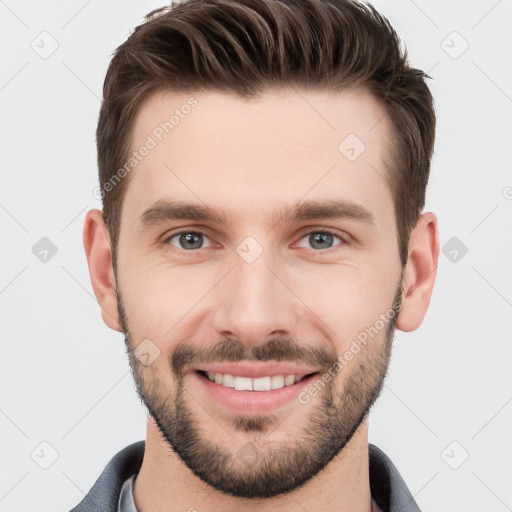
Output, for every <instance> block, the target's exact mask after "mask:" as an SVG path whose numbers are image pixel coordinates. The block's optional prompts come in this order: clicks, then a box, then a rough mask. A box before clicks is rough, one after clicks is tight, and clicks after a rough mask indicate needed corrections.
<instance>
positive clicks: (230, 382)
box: [198, 370, 313, 391]
mask: <svg viewBox="0 0 512 512" xmlns="http://www.w3.org/2000/svg"><path fill="white" fill-rule="evenodd" d="M198 373H199V374H201V375H203V376H204V377H206V378H207V379H209V380H210V381H212V382H215V383H217V384H219V385H221V386H224V387H227V388H233V389H236V390H237V391H271V390H273V389H281V388H283V387H285V386H292V385H293V384H295V383H297V382H300V381H301V380H302V379H303V378H304V377H307V376H308V375H293V374H292V375H273V376H263V377H257V378H251V377H242V376H240V375H232V374H230V373H217V372H210V371H208V372H205V371H202V370H199V371H198ZM310 375H313V374H310Z"/></svg>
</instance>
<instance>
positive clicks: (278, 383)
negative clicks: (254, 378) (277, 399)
mask: <svg viewBox="0 0 512 512" xmlns="http://www.w3.org/2000/svg"><path fill="white" fill-rule="evenodd" d="M270 387H271V388H272V389H280V388H284V377H283V376H282V375H274V376H273V377H272V381H271V382H270Z"/></svg>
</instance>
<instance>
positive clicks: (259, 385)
mask: <svg viewBox="0 0 512 512" xmlns="http://www.w3.org/2000/svg"><path fill="white" fill-rule="evenodd" d="M271 381H272V378H271V377H259V378H257V379H253V380H252V389H253V390H254V391H269V390H270V383H271Z"/></svg>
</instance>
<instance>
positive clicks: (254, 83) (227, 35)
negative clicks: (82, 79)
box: [96, 0, 436, 269]
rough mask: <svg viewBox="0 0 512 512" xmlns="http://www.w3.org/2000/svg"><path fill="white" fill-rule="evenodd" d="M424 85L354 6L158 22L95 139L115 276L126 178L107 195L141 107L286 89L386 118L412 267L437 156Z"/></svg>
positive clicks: (277, 7) (366, 12)
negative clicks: (370, 102) (160, 98)
mask: <svg viewBox="0 0 512 512" xmlns="http://www.w3.org/2000/svg"><path fill="white" fill-rule="evenodd" d="M425 78H430V77H429V76H428V75H427V74H426V73H424V72H423V71H421V70H418V69H415V68H412V67H410V66H409V64H408V57H407V49H406V48H403V49H402V46H401V41H400V39H399V37H398V35H397V33H396V32H395V30H394V29H393V27H392V26H391V24H390V23H389V21H388V20H387V19H386V18H385V17H383V16H382V15H381V14H379V13H378V12H377V10H376V9H375V8H374V7H373V6H371V5H369V4H362V3H360V2H357V1H351V0H182V1H180V2H179V3H172V4H171V5H170V6H168V7H163V8H160V9H156V10H154V11H152V12H150V13H149V14H148V15H147V16H146V18H145V21H144V22H143V23H142V24H141V25H139V26H138V27H136V28H135V30H134V32H133V33H132V34H131V35H130V36H129V37H128V39H127V40H126V41H125V42H124V43H123V44H121V45H120V46H119V47H118V48H117V49H116V51H115V52H114V55H113V58H112V60H111V62H110V65H109V68H108V71H107V74H106V78H105V83H104V87H103V101H102V105H101V110H100V115H99V121H98V128H97V132H96V141H97V148H98V168H99V179H100V187H101V188H100V190H101V196H102V200H103V218H104V220H105V223H106V225H107V228H108V231H109V234H110V237H111V244H112V253H113V262H114V269H115V262H116V250H117V242H118V236H119V231H120V227H121V218H120V216H121V204H122V201H123V197H124V194H125V191H126V187H127V185H128V183H129V177H130V176H129V175H126V177H124V178H123V179H122V180H120V181H119V182H118V183H117V184H115V186H110V187H106V186H105V185H106V184H107V183H109V180H111V179H112V177H113V176H114V175H115V174H116V172H118V170H119V169H120V168H121V167H122V166H123V163H124V162H126V160H127V156H128V154H129V152H130V146H131V143H132V140H133V133H132V132H133V127H134V123H135V119H136V116H137V114H138V111H139V109H140V105H141V103H142V101H143V100H144V99H146V98H147V97H148V96H149V95H150V94H151V93H153V92H157V91H162V90H166V91H176V92H187V91H188V92H191V91H213V90H217V91H225V92H228V93H232V94H235V95H237V96H239V97H241V98H244V99H250V98H255V97H257V96H258V95H261V93H263V92H265V90H269V89H272V88H282V87H287V86H288V87H298V88H302V89H303V90H308V89H309V90H322V91H328V92H331V93H332V92H342V91H346V90H348V89H350V88H353V87H363V88H366V89H367V90H368V91H369V92H370V93H371V94H373V96H374V97H375V98H376V99H377V100H378V101H379V102H380V104H381V105H383V106H384V107H385V109H386V111H387V114H388V117H389V120H390V122H391V127H392V130H393V137H394V140H393V141H389V142H392V145H390V146H389V147H390V151H389V155H390V156H389V157H388V159H387V160H386V167H387V168H388V173H387V176H386V179H387V180H388V184H389V186H390V187H391V191H392V194H393V199H394V204H395V216H396V227H397V234H398V243H399V252H400V260H401V263H402V265H405V263H406V262H407V254H408V245H409V236H410V231H411V229H412V228H413V227H414V226H415V225H416V222H417V221H418V218H419V215H420V214H421V212H422V210H423V208H424V205H425V192H426V187H427V182H428V177H429V173H430V160H431V158H432V154H433V149H434V138H435V123H436V118H435V111H434V100H433V97H432V95H431V93H430V91H429V88H428V86H427V84H426V81H425ZM340 142H341V141H340ZM384 157H385V155H384ZM107 190H108V191H107Z"/></svg>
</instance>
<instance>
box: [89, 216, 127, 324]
mask: <svg viewBox="0 0 512 512" xmlns="http://www.w3.org/2000/svg"><path fill="white" fill-rule="evenodd" d="M83 243H84V249H85V254H86V256H87V264H88V266H89V275H90V276H91V283H92V287H93V290H94V295H96V299H97V300H98V303H99V305H100V308H101V316H102V318H103V321H104V322H105V323H106V324H107V326H108V327H110V328H111V329H113V330H115V331H119V332H123V331H122V328H121V325H120V322H119V315H118V310H117V297H116V281H115V275H114V269H113V268H112V251H111V247H110V238H109V235H108V230H107V227H106V225H105V222H104V221H103V216H102V212H101V211H100V210H96V209H94V210H89V211H88V212H87V215H86V217H85V222H84V232H83Z"/></svg>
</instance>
